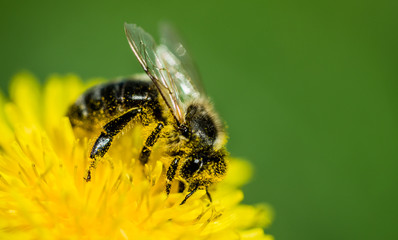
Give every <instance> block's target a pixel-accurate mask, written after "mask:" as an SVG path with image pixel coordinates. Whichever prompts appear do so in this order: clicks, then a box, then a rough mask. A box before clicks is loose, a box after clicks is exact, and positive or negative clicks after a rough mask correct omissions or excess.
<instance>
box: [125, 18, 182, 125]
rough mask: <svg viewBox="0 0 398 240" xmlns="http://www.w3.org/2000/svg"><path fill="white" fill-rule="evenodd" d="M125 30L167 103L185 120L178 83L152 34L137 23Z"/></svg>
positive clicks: (176, 116) (132, 47)
mask: <svg viewBox="0 0 398 240" xmlns="http://www.w3.org/2000/svg"><path fill="white" fill-rule="evenodd" d="M124 30H125V32H126V36H127V39H128V42H129V44H130V47H131V49H132V50H133V52H134V54H135V56H136V57H137V59H138V61H139V62H140V64H141V66H142V67H143V69H144V71H145V72H146V73H147V74H148V76H149V77H150V78H151V80H152V81H153V82H154V83H155V85H156V86H157V88H158V89H159V92H160V93H161V95H162V96H163V99H164V100H165V102H166V104H167V105H168V106H169V108H170V109H171V111H172V112H173V114H174V116H175V118H176V120H177V121H179V122H180V123H183V122H184V116H185V109H184V107H183V105H182V103H181V102H180V101H179V100H178V99H177V96H176V94H175V93H176V92H177V90H176V85H175V83H174V81H173V76H172V73H171V72H169V70H168V69H167V66H165V64H164V63H163V62H164V61H163V60H162V59H161V58H160V57H159V56H158V53H157V49H158V46H157V45H156V43H155V41H154V40H153V38H152V36H151V35H149V34H148V33H146V32H145V31H144V30H143V29H142V28H140V27H138V26H137V25H135V24H127V23H125V24H124Z"/></svg>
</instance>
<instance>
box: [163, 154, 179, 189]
mask: <svg viewBox="0 0 398 240" xmlns="http://www.w3.org/2000/svg"><path fill="white" fill-rule="evenodd" d="M179 160H180V159H179V158H175V159H174V160H173V162H172V163H171V164H170V166H169V168H168V169H167V173H166V193H167V195H169V194H170V188H171V182H172V181H173V179H174V176H175V175H176V172H177V167H178V161H179Z"/></svg>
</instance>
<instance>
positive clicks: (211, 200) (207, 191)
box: [206, 187, 213, 202]
mask: <svg viewBox="0 0 398 240" xmlns="http://www.w3.org/2000/svg"><path fill="white" fill-rule="evenodd" d="M206 196H207V197H208V198H209V201H210V202H213V199H212V198H211V195H210V193H209V188H208V187H206Z"/></svg>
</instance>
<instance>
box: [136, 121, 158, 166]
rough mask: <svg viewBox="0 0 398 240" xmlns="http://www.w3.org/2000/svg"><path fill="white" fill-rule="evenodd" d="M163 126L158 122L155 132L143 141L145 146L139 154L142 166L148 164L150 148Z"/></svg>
mask: <svg viewBox="0 0 398 240" xmlns="http://www.w3.org/2000/svg"><path fill="white" fill-rule="evenodd" d="M163 127H164V124H163V123H162V122H159V123H158V125H157V126H156V128H155V130H153V132H152V133H151V135H149V137H148V138H147V139H146V141H145V145H144V147H143V148H142V150H141V154H140V158H139V159H140V162H141V163H142V164H143V165H144V164H146V163H147V162H148V158H149V155H151V151H152V147H153V145H154V144H155V143H156V141H157V140H158V138H159V134H160V131H162V129H163Z"/></svg>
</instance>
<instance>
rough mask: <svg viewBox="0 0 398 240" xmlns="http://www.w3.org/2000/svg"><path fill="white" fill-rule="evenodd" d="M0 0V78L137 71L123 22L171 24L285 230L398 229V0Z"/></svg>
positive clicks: (367, 233) (361, 233) (357, 235)
mask: <svg viewBox="0 0 398 240" xmlns="http://www.w3.org/2000/svg"><path fill="white" fill-rule="evenodd" d="M196 2H200V3H193V1H192V2H188V1H179V2H177V1H144V0H142V1H133V0H131V1H107V3H106V4H103V3H101V2H100V1H84V2H83V1H75V0H72V1H59V2H58V1H25V2H21V1H13V2H11V1H9V2H7V3H6V2H5V1H2V3H1V8H0V27H1V38H0V43H1V44H0V52H1V59H0V66H1V71H0V77H1V78H0V79H1V86H2V87H3V88H6V86H7V84H8V80H9V79H10V78H11V76H12V75H13V74H15V73H16V72H18V71H20V70H21V69H27V70H29V71H31V72H33V73H34V74H36V75H37V76H38V77H40V78H41V79H45V77H46V76H48V75H49V74H51V73H60V74H66V73H70V72H72V73H77V74H79V75H80V76H82V77H83V78H85V79H87V78H90V77H97V76H99V77H106V78H113V77H117V76H123V75H130V74H131V73H135V72H140V71H142V70H141V68H140V66H139V65H138V62H137V60H136V59H135V58H134V56H133V54H132V52H131V51H130V49H129V47H128V44H127V41H126V38H125V36H124V33H123V23H124V22H125V21H126V22H131V23H137V24H139V25H141V26H143V27H144V28H145V29H146V30H147V31H149V32H151V33H153V34H154V35H155V36H158V35H157V24H158V23H159V21H161V20H169V21H171V22H173V23H174V24H175V25H176V26H177V27H178V29H179V30H180V31H181V33H182V35H183V36H184V38H185V40H186V42H187V43H188V48H189V49H190V51H191V54H192V55H193V56H194V58H195V60H196V62H197V64H198V66H199V69H200V72H201V74H202V77H203V81H204V85H205V87H206V89H207V91H208V94H209V96H210V97H211V99H212V100H213V102H214V103H215V106H216V109H217V110H218V112H220V114H221V116H222V118H223V119H224V120H225V121H226V122H227V124H228V126H229V128H228V132H229V134H230V141H229V144H228V148H229V150H230V152H231V153H232V155H234V156H239V157H243V158H246V159H248V160H250V161H251V162H252V163H253V165H254V169H255V175H254V179H253V181H252V182H251V183H250V184H249V185H248V186H246V187H245V188H244V190H245V202H246V203H256V202H268V203H269V204H271V205H272V206H273V207H274V209H275V212H276V219H275V222H274V223H273V225H272V226H271V228H270V229H269V230H268V232H269V233H271V234H273V235H274V236H275V237H276V239H278V240H285V239H306V240H309V239H311V240H319V239H333V240H335V239H393V238H396V237H397V234H398V227H397V222H398V208H397V203H398V193H397V192H398V184H397V183H398V174H397V170H398V163H397V160H398V157H397V155H398V154H397V146H398V124H397V120H398V110H397V109H398V108H397V107H398V101H397V100H398V98H397V90H398V86H397V77H398V67H397V60H398V59H397V58H398V57H397V56H398V51H397V50H398V47H397V43H398V38H397V29H398V14H397V9H398V8H397V7H398V2H397V1H392V0H391V1H374V3H371V1H363V0H362V1H360V0H358V1H315V0H313V1H293V0H285V1H275V0H264V1H239V2H238V1H215V0H213V1H196Z"/></svg>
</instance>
